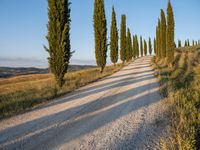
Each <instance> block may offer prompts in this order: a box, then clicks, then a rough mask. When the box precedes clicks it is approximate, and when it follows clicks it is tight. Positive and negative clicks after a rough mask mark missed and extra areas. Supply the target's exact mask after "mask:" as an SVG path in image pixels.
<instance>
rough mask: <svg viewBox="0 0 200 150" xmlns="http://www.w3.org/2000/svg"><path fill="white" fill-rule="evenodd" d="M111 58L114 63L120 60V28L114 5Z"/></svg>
mask: <svg viewBox="0 0 200 150" xmlns="http://www.w3.org/2000/svg"><path fill="white" fill-rule="evenodd" d="M110 59H111V61H112V63H113V64H116V63H117V61H118V30H117V21H116V13H115V9H114V6H113V8H112V23H111V32H110Z"/></svg>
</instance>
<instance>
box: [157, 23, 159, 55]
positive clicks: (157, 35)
mask: <svg viewBox="0 0 200 150" xmlns="http://www.w3.org/2000/svg"><path fill="white" fill-rule="evenodd" d="M158 27H159V26H158V25H157V27H156V57H157V58H159V28H158Z"/></svg>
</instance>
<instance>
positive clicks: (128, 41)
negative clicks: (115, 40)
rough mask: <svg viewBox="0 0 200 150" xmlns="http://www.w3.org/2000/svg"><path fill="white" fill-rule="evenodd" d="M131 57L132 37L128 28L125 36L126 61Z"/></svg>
mask: <svg viewBox="0 0 200 150" xmlns="http://www.w3.org/2000/svg"><path fill="white" fill-rule="evenodd" d="M131 58H132V39H131V32H130V29H129V28H128V31H127V38H126V61H130V60H131Z"/></svg>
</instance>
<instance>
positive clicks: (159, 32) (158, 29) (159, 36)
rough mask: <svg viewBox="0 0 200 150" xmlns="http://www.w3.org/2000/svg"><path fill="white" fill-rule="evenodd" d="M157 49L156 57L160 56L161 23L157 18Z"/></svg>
mask: <svg viewBox="0 0 200 150" xmlns="http://www.w3.org/2000/svg"><path fill="white" fill-rule="evenodd" d="M157 32H158V33H157V50H158V54H157V55H158V58H159V59H160V58H161V23H160V19H158V28H157Z"/></svg>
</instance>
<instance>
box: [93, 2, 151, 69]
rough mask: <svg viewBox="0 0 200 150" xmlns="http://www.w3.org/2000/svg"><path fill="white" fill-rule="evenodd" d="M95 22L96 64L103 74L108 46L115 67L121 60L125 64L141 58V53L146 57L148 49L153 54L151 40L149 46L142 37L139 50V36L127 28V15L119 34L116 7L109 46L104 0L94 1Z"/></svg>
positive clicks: (122, 16)
mask: <svg viewBox="0 0 200 150" xmlns="http://www.w3.org/2000/svg"><path fill="white" fill-rule="evenodd" d="M93 22H94V37H95V56H96V63H97V65H98V66H99V67H101V72H103V69H104V67H105V65H106V59H107V47H108V45H110V59H111V61H112V63H113V64H114V65H115V64H116V63H117V62H118V59H119V58H120V59H121V61H122V62H123V63H125V62H129V61H131V60H132V59H134V58H137V57H139V53H141V56H143V54H144V55H145V56H146V55H147V53H148V52H147V51H148V47H149V54H152V44H151V39H150V38H149V41H148V46H147V41H146V40H144V41H142V37H141V38H140V39H141V41H140V49H139V43H138V37H137V35H132V34H131V30H130V28H127V25H126V15H125V14H122V15H121V25H120V33H118V28H117V20H116V12H115V9H114V6H113V7H112V21H111V27H110V43H109V44H108V42H107V27H106V25H107V24H106V16H105V8H104V0H94V15H93ZM119 34H120V38H119ZM119 40H120V47H119V44H118V43H119ZM143 45H144V49H143ZM119 49H120V52H119ZM139 51H140V52H139ZM119 54H120V57H119Z"/></svg>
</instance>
